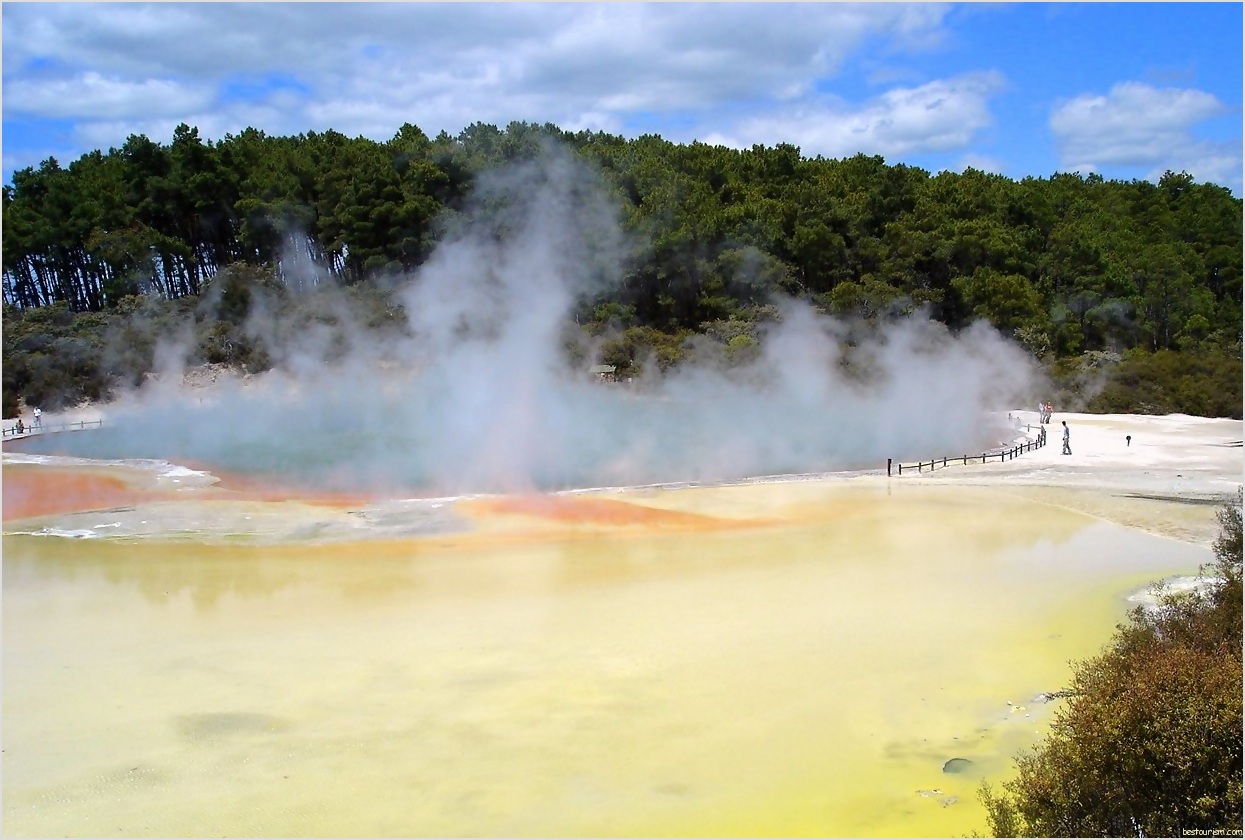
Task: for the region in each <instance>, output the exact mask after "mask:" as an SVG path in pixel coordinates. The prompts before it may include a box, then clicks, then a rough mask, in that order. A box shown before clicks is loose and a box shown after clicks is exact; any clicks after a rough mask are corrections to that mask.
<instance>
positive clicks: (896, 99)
mask: <svg viewBox="0 0 1245 840" xmlns="http://www.w3.org/2000/svg"><path fill="white" fill-rule="evenodd" d="M1002 85H1003V79H1002V76H1000V75H999V74H998V73H993V72H986V73H972V74H968V75H964V76H960V77H957V78H954V79H944V80H938V81H933V82H929V83H927V84H924V85H921V86H919V87H913V88H895V89H893V90H890V91H887V92H886V93H884V94H882V95H881V96H879V97H877V98H875V99H873V100H871V101H869V102H867V103H865V104H864V105H863V106H860V107H853V106H852V105H850V104H849V103H845V102H843V101H842V100H840V99H837V98H832V97H819V98H816V99H812V100H809V101H805V102H801V103H799V104H797V105H794V106H791V107H783V108H776V109H773V110H771V111H770V112H768V113H765V114H761V115H755V116H751V117H749V118H748V119H746V120H743V121H741V122H740V123H739V124H738V125H736V126H735V127H734V128H733V129H731V130H728V131H726V132H722V133H715V134H712V135H711V136H710V138H707V142H713V143H721V144H723V145H728V146H734V147H737V148H743V147H747V146H750V145H752V144H754V143H761V144H766V145H773V144H775V143H779V142H789V143H793V144H795V145H798V146H799V147H800V150H801V151H802V152H803V153H804V154H810V155H811V154H821V155H825V156H827V157H844V156H850V155H854V154H856V153H858V152H864V153H867V154H880V155H883V156H885V157H896V156H902V155H908V154H913V153H919V152H929V151H947V150H952V149H959V148H963V147H965V146H967V145H968V144H969V143H970V142H971V141H972V140H973V139H974V137H975V136H976V134H977V133H978V132H979V131H981V130H982V129H984V128H986V127H988V126H989V125H990V124H991V116H990V110H989V107H988V100H989V97H990V96H991V95H992V94H994V93H996V92H997V91H998V90H1000V89H1001V88H1002Z"/></svg>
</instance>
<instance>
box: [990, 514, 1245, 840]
mask: <svg viewBox="0 0 1245 840" xmlns="http://www.w3.org/2000/svg"><path fill="white" fill-rule="evenodd" d="M1219 522H1220V525H1221V529H1220V534H1219V539H1218V540H1216V542H1215V546H1214V550H1215V563H1214V565H1213V567H1212V568H1211V569H1209V570H1208V571H1209V572H1210V574H1211V581H1212V585H1211V586H1210V587H1209V588H1208V589H1207V590H1205V591H1201V592H1199V591H1194V592H1186V593H1183V594H1176V595H1169V596H1167V597H1165V598H1163V599H1162V600H1161V601H1160V603H1159V606H1158V608H1157V609H1155V610H1149V611H1148V610H1146V609H1144V608H1137V609H1136V610H1135V611H1134V612H1133V613H1132V615H1131V616H1130V618H1129V621H1128V623H1127V624H1124V625H1121V626H1120V627H1119V628H1118V630H1117V632H1116V635H1115V638H1114V640H1113V643H1112V644H1111V646H1110V647H1109V648H1107V650H1105V651H1104V652H1103V653H1102V654H1100V655H1099V656H1097V657H1095V658H1093V659H1090V660H1088V661H1085V662H1082V663H1080V664H1079V665H1078V666H1077V667H1076V670H1075V674H1074V677H1073V682H1072V688H1071V689H1069V692H1068V693H1069V694H1070V697H1069V699H1068V700H1067V701H1066V702H1067V705H1066V706H1064V707H1063V708H1062V709H1060V710H1059V711H1058V712H1057V713H1056V716H1055V720H1054V723H1053V725H1052V726H1051V731H1050V734H1049V735H1048V736H1047V737H1046V738H1045V740H1044V741H1043V742H1042V744H1041V745H1039V746H1038V747H1037V748H1036V749H1034V750H1033V751H1031V752H1028V753H1025V754H1023V755H1022V756H1021V757H1020V759H1019V767H1018V769H1019V774H1018V775H1017V777H1016V778H1015V779H1012V780H1011V781H1008V782H1005V783H1004V784H1003V786H1002V790H1001V791H998V792H996V791H994V790H993V789H992V788H991V787H990V786H988V785H985V786H983V789H982V791H981V798H982V801H983V802H984V804H985V805H986V808H987V810H988V813H989V822H990V829H991V831H992V833H993V834H994V835H995V836H997V837H1181V836H1184V837H1188V836H1191V835H1192V834H1194V833H1197V834H1198V836H1204V837H1209V836H1232V835H1233V832H1236V833H1239V832H1240V829H1241V817H1242V814H1243V813H1245V812H1243V810H1242V808H1243V804H1242V798H1241V761H1242V751H1241V667H1242V661H1241V643H1242V639H1241V599H1242V592H1241V495H1240V492H1239V491H1238V493H1237V496H1236V500H1235V504H1232V503H1229V504H1227V505H1225V506H1224V507H1222V508H1220V510H1219Z"/></svg>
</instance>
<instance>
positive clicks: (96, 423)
mask: <svg viewBox="0 0 1245 840" xmlns="http://www.w3.org/2000/svg"><path fill="white" fill-rule="evenodd" d="M103 425H104V421H103V420H79V421H78V422H77V423H57V424H55V425H51V424H49V425H46V426H45V425H44V424H42V423H32V424H31V425H29V426H26V425H24V421H23V426H22V429H21V431H18V429H17V426H16V424H15V425H12V426H5V427H4V428H3V429H0V431H2V432H3V436H4V437H6V438H10V437H18V436H22V437H25V436H26V435H41V434H46V433H48V432H71V431H82V430H83V429H98V428H100V427H101V426H103Z"/></svg>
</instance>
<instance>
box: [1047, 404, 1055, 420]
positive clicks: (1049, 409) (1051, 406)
mask: <svg viewBox="0 0 1245 840" xmlns="http://www.w3.org/2000/svg"><path fill="white" fill-rule="evenodd" d="M1054 415H1055V406H1054V404H1053V403H1052V402H1051V401H1050V400H1047V401H1046V422H1047V423H1049V422H1050V418H1051V417H1053V416H1054Z"/></svg>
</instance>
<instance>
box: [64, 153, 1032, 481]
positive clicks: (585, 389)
mask: <svg viewBox="0 0 1245 840" xmlns="http://www.w3.org/2000/svg"><path fill="white" fill-rule="evenodd" d="M455 218H456V219H457V220H458V221H455V219H451V220H449V221H448V222H447V224H448V225H449V226H450V232H449V235H448V236H447V237H445V238H444V241H443V244H442V245H441V246H440V247H439V248H438V249H437V251H436V252H435V253H434V254H433V255H432V257H431V259H430V260H429V261H428V262H427V263H426V264H425V265H424V266H423V267H422V268H421V269H420V271H419V272H418V273H417V274H416V275H415V276H414V277H411V278H408V279H407V280H406V281H405V285H404V286H403V287H402V288H401V291H400V295H401V299H402V301H403V303H404V306H405V309H406V312H407V313H408V317H409V322H410V323H409V326H410V329H409V331H408V332H409V335H408V336H407V337H404V338H402V339H390V340H387V341H385V342H383V343H382V342H380V340H379V339H377V337H376V336H377V334H376V332H375V331H365V330H363V329H362V328H360V329H358V330H357V331H353V332H351V333H349V334H348V336H347V339H348V341H347V345H346V347H345V348H344V353H340V354H339V358H338V359H337V360H335V361H334V362H333V363H332V364H331V365H330V364H326V363H325V362H324V359H325V348H324V343H325V341H327V340H328V339H327V336H326V335H317V334H316V333H314V332H308V333H305V334H303V335H301V336H298V337H296V340H293V341H285V342H283V343H282V342H272V345H273V346H276V347H279V348H281V355H280V357H279V358H278V362H279V366H278V368H277V369H275V370H274V371H272V372H270V373H269V374H266V375H264V376H262V377H259V378H257V379H255V380H253V381H251V382H249V383H245V384H243V383H240V382H237V381H228V382H225V383H223V384H218V385H217V386H215V387H214V388H213V389H211V390H206V391H187V390H186V389H185V388H182V387H180V386H177V385H174V384H172V382H170V380H174V381H175V380H177V379H178V378H179V377H177V376H171V377H170V376H165V377H164V378H163V381H162V382H153V383H149V384H148V385H146V386H144V387H143V388H141V389H137V390H135V391H133V392H131V393H129V394H127V395H126V396H125V397H123V398H121V399H119V400H118V401H116V402H115V403H113V404H111V405H109V406H107V408H106V411H105V418H106V421H105V424H104V428H103V429H101V430H100V431H98V432H93V433H91V434H83V435H63V436H53V438H61V440H59V441H54V440H53V438H49V439H47V440H46V441H45V442H46V443H47V444H52V443H57V444H58V445H59V448H60V449H62V450H63V449H64V447H66V446H70V447H72V449H73V450H74V452H73V454H78V455H86V456H90V457H102V458H163V459H168V460H173V461H183V462H189V463H192V464H202V465H207V466H208V467H209V468H210V467H216V468H218V469H225V470H231V471H240V472H251V473H254V472H259V473H267V474H276V475H281V476H285V477H287V478H297V479H301V480H302V481H308V482H315V483H316V484H317V485H319V486H325V487H332V488H335V489H373V490H390V491H392V490H399V489H401V490H410V491H412V492H418V493H421V494H422V493H436V494H441V493H446V494H448V493H466V492H507V491H523V490H530V489H561V488H570V487H595V486H617V485H632V484H647V483H655V482H668V481H669V482H679V481H720V480H729V479H735V478H742V477H747V476H758V475H773V474H781V473H793V472H795V473H805V472H819V471H828V470H834V469H846V468H857V467H873V468H876V467H877V466H878V465H879V464H880V463H884V462H885V459H886V458H887V457H901V458H902V457H907V458H914V457H930V456H932V455H936V454H937V455H943V454H958V453H961V452H966V451H967V452H971V451H980V449H979V448H978V447H980V446H981V445H982V443H983V441H989V442H994V441H996V440H997V438H998V434H999V429H998V428H997V424H996V423H995V422H993V421H992V420H991V419H990V417H989V416H988V415H987V413H986V412H987V410H988V409H997V408H1000V407H1003V406H1006V405H1008V404H1011V405H1015V404H1018V402H1017V400H1018V399H1020V398H1021V397H1022V396H1023V395H1025V394H1027V393H1029V392H1030V391H1031V387H1030V386H1031V377H1032V375H1033V367H1032V364H1031V362H1030V360H1029V358H1028V356H1027V355H1026V354H1025V353H1024V352H1023V351H1022V350H1021V349H1020V348H1019V347H1017V346H1016V345H1014V344H1013V343H1011V342H1008V341H1006V340H1004V339H1003V338H1002V337H1000V336H999V335H998V333H997V332H995V331H994V330H993V329H992V328H990V327H988V326H986V325H984V324H979V325H976V326H974V327H973V328H971V329H969V330H967V331H964V332H962V333H961V334H959V335H958V336H956V337H952V336H951V335H949V334H948V333H947V332H946V330H945V329H944V328H942V327H941V325H939V324H937V323H935V322H932V321H929V320H924V319H919V318H918V319H912V320H909V321H906V322H903V323H899V324H895V325H893V326H891V327H888V328H887V329H886V330H885V331H883V332H881V333H880V334H877V335H874V337H872V338H868V339H866V340H865V343H863V344H861V345H859V346H857V347H855V348H854V350H853V356H852V359H853V365H856V366H859V365H861V364H864V365H865V366H866V367H867V368H868V370H869V371H870V375H869V376H868V377H867V378H866V379H865V380H864V381H862V379H861V378H860V377H858V376H856V377H853V376H849V375H847V374H846V373H845V372H844V369H843V367H842V366H841V365H840V364H839V362H840V352H841V350H840V348H841V347H842V341H841V339H842V338H843V337H844V335H845V334H846V330H847V329H848V326H847V325H845V324H843V323H839V322H836V321H834V320H832V319H829V318H826V317H823V316H820V315H818V314H817V313H816V312H815V311H814V310H812V309H811V308H810V307H808V306H806V305H804V304H802V303H800V302H797V301H794V300H788V301H782V302H777V303H778V306H779V308H780V311H781V315H782V317H781V320H780V321H779V322H777V323H775V324H773V325H772V326H771V327H770V328H769V330H768V332H767V333H766V334H765V336H764V340H763V342H762V345H761V351H760V353H759V354H758V355H757V357H756V358H755V359H754V360H753V361H752V362H750V363H748V364H746V365H742V366H735V367H731V368H728V367H726V366H722V365H713V364H700V365H690V364H689V365H682V366H680V367H678V368H676V369H674V370H672V371H670V372H668V373H667V374H666V375H665V376H662V377H658V378H656V379H654V380H653V381H651V382H645V383H642V387H624V386H610V385H604V384H601V383H599V382H596V381H593V380H592V378H591V377H590V376H589V375H588V374H587V373H586V371H585V370H583V369H578V370H576V369H570V368H569V367H568V365H567V362H566V357H565V353H564V352H563V342H564V340H565V338H564V333H563V330H564V328H565V325H566V323H567V320H568V317H569V314H570V312H571V311H572V308H573V307H574V306H575V305H576V303H577V302H578V301H579V300H581V299H582V297H583V296H584V295H586V294H592V293H595V292H598V291H600V290H602V289H604V288H606V287H607V286H608V285H609V284H611V283H615V282H618V280H619V272H620V268H619V267H620V266H621V265H622V262H623V257H624V255H625V253H626V252H627V249H628V248H629V247H630V246H631V243H629V242H627V241H626V240H625V238H624V236H623V234H622V227H621V225H620V224H619V222H618V219H617V209H616V207H615V206H614V205H613V204H612V203H611V200H610V199H609V198H608V194H607V192H606V191H605V190H604V189H603V188H602V187H601V185H600V184H599V183H598V182H597V181H596V179H595V176H594V174H593V173H591V172H590V171H589V170H588V169H587V168H586V167H585V166H584V165H583V164H581V163H578V162H577V161H576V160H575V159H574V158H573V157H572V156H571V155H570V154H568V153H565V152H561V151H559V150H556V149H551V150H549V151H548V152H547V153H546V154H544V155H543V156H541V157H540V158H539V159H538V160H536V161H533V162H528V163H525V164H520V165H516V166H515V167H513V168H511V169H508V170H506V171H503V172H499V173H494V174H493V175H491V176H490V177H487V178H482V179H481V182H480V186H479V188H478V192H477V195H476V196H475V208H474V212H472V213H471V214H470V215H469V216H460V217H455ZM468 218H469V219H470V221H469V222H468V221H463V220H464V219H468ZM279 323H280V313H277V312H273V311H266V310H265V309H264V308H263V307H262V306H261V307H259V308H257V309H256V310H255V312H254V313H253V318H252V322H251V327H252V328H253V329H255V330H259V331H267V330H275V329H276V326H277V325H278V324H279ZM338 340H340V339H338ZM339 349H341V348H339ZM591 363H592V360H589V361H587V362H585V363H584V366H583V367H586V366H587V365H588V364H591ZM176 366H177V365H176V363H175V364H173V365H172V366H171V368H170V372H176Z"/></svg>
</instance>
